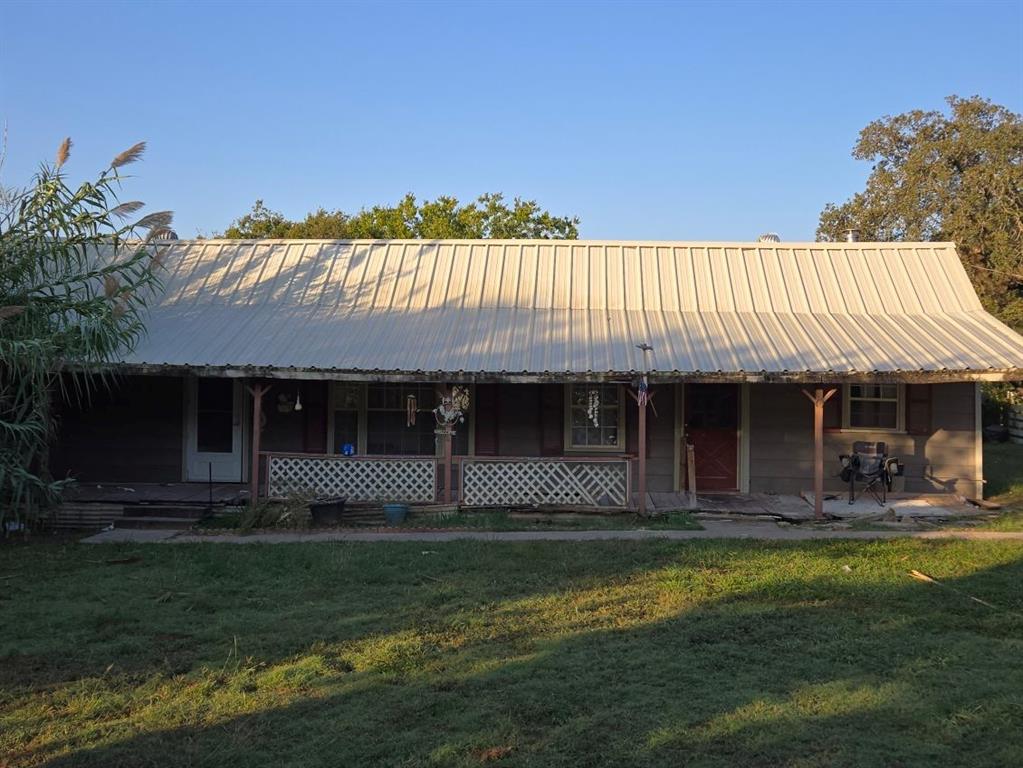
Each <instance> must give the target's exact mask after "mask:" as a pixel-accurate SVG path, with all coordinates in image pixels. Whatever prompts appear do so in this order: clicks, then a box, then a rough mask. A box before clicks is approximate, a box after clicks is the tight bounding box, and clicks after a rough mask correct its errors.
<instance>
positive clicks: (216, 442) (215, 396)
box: [185, 379, 242, 483]
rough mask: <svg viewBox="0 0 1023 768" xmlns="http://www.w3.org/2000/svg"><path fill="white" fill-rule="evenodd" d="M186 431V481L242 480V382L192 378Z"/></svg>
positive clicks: (230, 481) (225, 481)
mask: <svg viewBox="0 0 1023 768" xmlns="http://www.w3.org/2000/svg"><path fill="white" fill-rule="evenodd" d="M188 387H189V388H188V395H189V397H188V418H187V422H186V423H187V429H186V430H185V479H186V480H190V481H203V480H209V479H210V474H211V473H212V475H213V480H214V481H216V482H222V483H232V482H233V483H238V482H241V480H242V420H241V389H242V388H241V383H240V382H238V381H234V380H232V379H191V380H190V381H189V383H188Z"/></svg>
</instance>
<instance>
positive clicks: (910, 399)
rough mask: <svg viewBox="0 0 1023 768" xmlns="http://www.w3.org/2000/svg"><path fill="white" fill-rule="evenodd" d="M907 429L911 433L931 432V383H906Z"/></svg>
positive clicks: (925, 433)
mask: <svg viewBox="0 0 1023 768" xmlns="http://www.w3.org/2000/svg"><path fill="white" fill-rule="evenodd" d="M906 431H907V432H908V433H909V434H911V435H929V434H931V385H930V384H907V385H906Z"/></svg>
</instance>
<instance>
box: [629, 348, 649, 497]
mask: <svg viewBox="0 0 1023 768" xmlns="http://www.w3.org/2000/svg"><path fill="white" fill-rule="evenodd" d="M636 348H637V349H641V350H643V378H642V379H640V381H639V392H638V393H637V394H635V395H633V398H634V399H635V400H636V406H637V407H638V408H639V448H638V451H639V462H638V464H639V466H638V467H637V472H638V474H639V504H638V512H639V514H641V515H646V407H647V405H648V404H649V402H650V386H649V382H648V380H647V374H648V373H649V371H650V364H649V361H648V360H647V353H648V352H650V351H652V350H653V347H651V346H650V345H649V344H647V343H646V342H645V341H644V342H643V343H642V344H637V345H636Z"/></svg>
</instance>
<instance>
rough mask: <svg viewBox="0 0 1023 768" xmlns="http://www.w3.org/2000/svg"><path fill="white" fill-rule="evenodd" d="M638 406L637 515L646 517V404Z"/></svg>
mask: <svg viewBox="0 0 1023 768" xmlns="http://www.w3.org/2000/svg"><path fill="white" fill-rule="evenodd" d="M638 405H639V514H641V515H646V403H645V402H643V403H638Z"/></svg>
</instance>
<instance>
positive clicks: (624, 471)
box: [461, 457, 629, 507]
mask: <svg viewBox="0 0 1023 768" xmlns="http://www.w3.org/2000/svg"><path fill="white" fill-rule="evenodd" d="M461 463H462V503H463V504H466V505H467V506H473V507H479V506H490V505H495V506H501V505H519V504H523V505H529V506H546V505H572V506H588V507H625V506H628V502H629V462H628V460H627V459H585V458H579V459H539V458H527V457H523V458H499V459H497V458H495V459H475V458H470V459H463V460H462V462H461Z"/></svg>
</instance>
